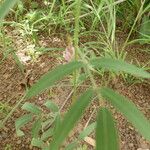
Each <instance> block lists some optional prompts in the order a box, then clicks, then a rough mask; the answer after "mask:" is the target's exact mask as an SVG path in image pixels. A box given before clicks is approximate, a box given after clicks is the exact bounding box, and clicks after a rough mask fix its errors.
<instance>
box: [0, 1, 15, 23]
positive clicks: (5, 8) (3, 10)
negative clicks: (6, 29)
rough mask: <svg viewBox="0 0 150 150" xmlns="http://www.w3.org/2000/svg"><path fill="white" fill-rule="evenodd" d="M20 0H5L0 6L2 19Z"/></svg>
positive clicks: (0, 19) (0, 18)
mask: <svg viewBox="0 0 150 150" xmlns="http://www.w3.org/2000/svg"><path fill="white" fill-rule="evenodd" d="M17 1H18V0H4V2H2V4H1V6H0V21H2V19H3V18H4V17H5V16H6V15H7V13H8V12H9V10H10V9H11V8H12V7H13V6H14V5H15V4H16V2H17Z"/></svg>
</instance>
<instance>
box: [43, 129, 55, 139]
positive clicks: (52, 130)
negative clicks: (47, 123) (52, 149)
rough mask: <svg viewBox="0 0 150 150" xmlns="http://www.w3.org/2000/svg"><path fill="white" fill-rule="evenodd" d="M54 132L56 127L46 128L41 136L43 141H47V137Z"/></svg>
mask: <svg viewBox="0 0 150 150" xmlns="http://www.w3.org/2000/svg"><path fill="white" fill-rule="evenodd" d="M53 133H54V129H53V128H49V129H48V130H46V131H45V132H44V133H43V134H42V136H41V139H42V140H43V141H45V140H46V139H48V138H49V137H51V136H52V135H53Z"/></svg>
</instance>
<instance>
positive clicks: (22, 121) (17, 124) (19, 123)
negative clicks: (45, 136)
mask: <svg viewBox="0 0 150 150" xmlns="http://www.w3.org/2000/svg"><path fill="white" fill-rule="evenodd" d="M31 120H32V115H31V114H26V115H24V116H22V117H20V118H18V119H17V120H16V122H15V128H16V132H17V135H18V136H23V135H24V133H23V132H22V131H21V130H20V128H21V127H23V126H24V125H25V124H27V123H28V122H30V121H31Z"/></svg>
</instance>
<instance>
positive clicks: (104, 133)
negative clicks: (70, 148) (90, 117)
mask: <svg viewBox="0 0 150 150" xmlns="http://www.w3.org/2000/svg"><path fill="white" fill-rule="evenodd" d="M96 150H119V144H118V135H117V131H116V128H115V123H114V120H113V118H112V115H111V113H110V112H109V111H108V110H107V109H106V108H101V109H100V111H99V113H98V117H97V127H96Z"/></svg>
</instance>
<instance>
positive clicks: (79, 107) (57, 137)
mask: <svg viewBox="0 0 150 150" xmlns="http://www.w3.org/2000/svg"><path fill="white" fill-rule="evenodd" d="M92 96H93V91H92V90H91V89H89V90H87V91H86V92H85V93H84V94H83V95H81V96H80V98H79V99H78V100H77V101H76V102H75V103H74V104H73V106H72V107H71V108H70V110H69V111H68V113H67V114H66V115H65V117H64V120H63V121H62V123H61V124H60V126H59V128H58V129H57V130H56V131H55V133H54V136H53V141H52V143H51V144H50V147H49V148H50V149H51V150H58V149H59V147H60V145H61V144H62V142H63V141H64V140H65V138H66V137H67V135H68V134H69V132H70V131H71V130H72V129H73V127H74V126H75V124H76V123H77V121H78V120H79V119H80V118H81V116H82V114H83V112H84V111H85V109H86V108H87V106H88V105H89V103H90V101H91V99H92Z"/></svg>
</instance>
